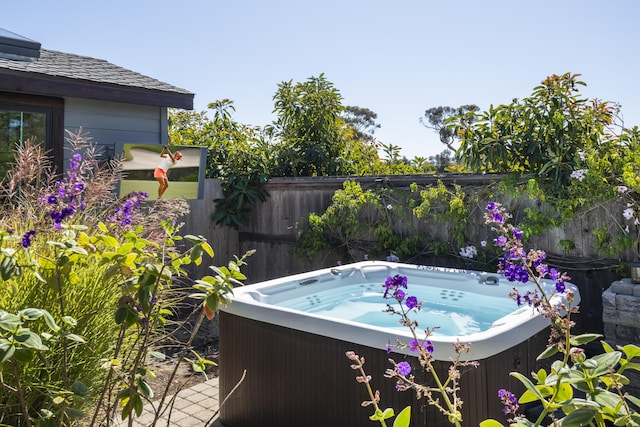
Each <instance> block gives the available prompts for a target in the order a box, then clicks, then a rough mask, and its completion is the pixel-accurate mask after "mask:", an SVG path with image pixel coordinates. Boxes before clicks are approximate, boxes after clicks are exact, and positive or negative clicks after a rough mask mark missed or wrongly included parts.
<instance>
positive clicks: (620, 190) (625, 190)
mask: <svg viewBox="0 0 640 427" xmlns="http://www.w3.org/2000/svg"><path fill="white" fill-rule="evenodd" d="M627 190H628V188H627V187H626V186H624V185H618V193H620V194H622V193H626V192H627Z"/></svg>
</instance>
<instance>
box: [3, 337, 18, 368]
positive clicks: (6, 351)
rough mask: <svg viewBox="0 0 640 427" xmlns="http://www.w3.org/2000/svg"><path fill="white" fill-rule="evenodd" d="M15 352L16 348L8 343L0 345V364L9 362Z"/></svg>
mask: <svg viewBox="0 0 640 427" xmlns="http://www.w3.org/2000/svg"><path fill="white" fill-rule="evenodd" d="M15 351H16V347H15V346H14V345H13V344H10V343H8V342H2V343H0V364H1V363H4V362H5V361H7V360H9V359H10V358H11V357H12V356H13V354H14V353H15Z"/></svg>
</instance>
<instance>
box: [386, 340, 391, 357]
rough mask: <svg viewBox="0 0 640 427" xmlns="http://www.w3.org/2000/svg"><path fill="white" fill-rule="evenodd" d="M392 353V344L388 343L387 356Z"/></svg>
mask: <svg viewBox="0 0 640 427" xmlns="http://www.w3.org/2000/svg"><path fill="white" fill-rule="evenodd" d="M389 353H391V343H390V342H387V354H389Z"/></svg>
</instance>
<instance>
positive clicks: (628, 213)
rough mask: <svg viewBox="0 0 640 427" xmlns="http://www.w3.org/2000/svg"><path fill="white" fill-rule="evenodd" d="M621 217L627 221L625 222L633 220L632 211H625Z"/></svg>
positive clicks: (629, 209)
mask: <svg viewBox="0 0 640 427" xmlns="http://www.w3.org/2000/svg"><path fill="white" fill-rule="evenodd" d="M622 216H623V217H624V219H627V220H628V219H631V218H633V217H634V214H633V209H631V208H627V209H625V210H624V211H623V212H622Z"/></svg>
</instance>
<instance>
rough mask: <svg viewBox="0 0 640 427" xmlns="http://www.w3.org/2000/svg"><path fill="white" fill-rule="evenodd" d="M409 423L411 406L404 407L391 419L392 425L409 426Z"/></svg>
mask: <svg viewBox="0 0 640 427" xmlns="http://www.w3.org/2000/svg"><path fill="white" fill-rule="evenodd" d="M409 423H411V406H407V407H406V408H404V409H403V410H402V411H400V413H399V414H398V416H397V417H396V419H395V420H393V427H409Z"/></svg>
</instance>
